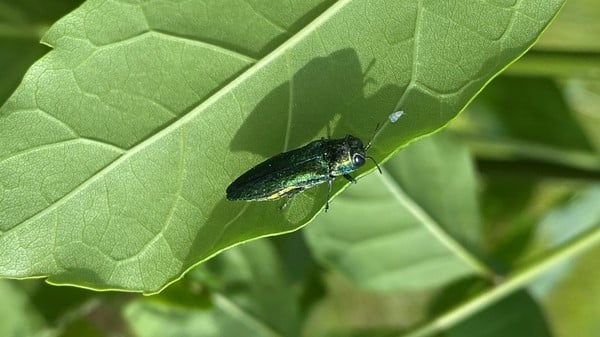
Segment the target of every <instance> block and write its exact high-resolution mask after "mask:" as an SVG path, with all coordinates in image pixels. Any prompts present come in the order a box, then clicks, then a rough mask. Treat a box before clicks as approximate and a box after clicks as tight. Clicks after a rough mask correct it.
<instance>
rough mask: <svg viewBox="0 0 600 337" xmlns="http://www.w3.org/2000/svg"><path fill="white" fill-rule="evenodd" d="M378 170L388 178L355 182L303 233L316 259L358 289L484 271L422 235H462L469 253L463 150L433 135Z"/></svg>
mask: <svg viewBox="0 0 600 337" xmlns="http://www.w3.org/2000/svg"><path fill="white" fill-rule="evenodd" d="M385 169H386V170H385V172H384V175H389V176H391V177H388V178H385V177H382V176H379V175H375V174H372V175H370V176H367V177H365V178H364V179H361V180H360V181H359V182H358V183H357V184H356V185H352V186H350V187H349V188H348V190H347V191H346V192H345V193H344V194H343V195H342V196H340V197H338V198H336V199H335V201H334V202H333V203H332V210H331V211H330V212H329V213H328V214H322V215H321V216H319V217H317V219H316V220H315V223H314V224H313V225H312V226H310V227H308V228H306V229H305V234H306V237H307V240H308V242H309V244H310V247H311V248H312V250H313V251H314V252H315V254H316V255H317V257H318V258H319V259H320V260H321V261H322V262H323V263H325V264H327V265H330V266H331V267H333V268H335V269H338V270H340V271H341V272H342V273H344V274H345V275H347V276H348V277H349V278H350V279H352V281H353V282H355V283H357V284H358V285H360V286H363V287H365V288H369V289H374V290H379V291H382V290H394V289H420V288H428V287H434V286H440V285H443V284H445V283H447V282H450V281H452V280H455V279H457V278H460V277H463V276H465V275H467V274H469V273H486V272H487V270H482V269H478V268H479V264H473V261H472V260H463V259H461V258H464V254H465V253H464V252H463V251H460V252H457V251H456V250H455V247H453V246H450V247H449V246H447V245H445V244H446V243H447V242H443V241H440V238H439V237H438V236H437V235H434V234H433V233H432V232H431V231H430V230H431V227H436V228H437V227H439V228H441V229H442V230H443V231H447V232H446V233H445V235H446V236H447V237H448V238H450V240H452V241H453V242H454V240H456V239H458V240H461V238H462V242H460V243H456V244H457V245H465V246H466V247H469V246H471V248H473V245H475V244H476V243H477V242H478V239H479V231H480V228H479V219H478V206H477V202H476V198H475V180H474V175H473V169H472V166H471V162H470V157H469V155H468V153H467V151H466V148H465V147H463V146H462V145H461V144H460V142H458V141H457V140H455V139H454V138H453V137H450V136H448V135H445V134H435V135H434V136H430V137H427V138H424V139H421V140H419V141H417V142H415V143H413V144H411V145H410V146H409V147H407V148H406V149H405V150H404V151H402V152H401V153H399V154H398V155H396V156H395V157H394V158H393V159H391V160H390V161H389V162H388V163H386V165H385ZM455 238H456V239H455ZM463 249H465V250H466V251H468V249H466V248H463ZM470 258H471V259H478V258H477V257H475V256H474V255H473V256H471V257H470ZM374 261H377V263H374ZM481 265H483V263H481Z"/></svg>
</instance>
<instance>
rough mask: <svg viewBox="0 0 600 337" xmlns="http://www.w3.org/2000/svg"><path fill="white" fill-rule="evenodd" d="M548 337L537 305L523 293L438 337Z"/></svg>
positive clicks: (548, 331)
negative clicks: (508, 336)
mask: <svg viewBox="0 0 600 337" xmlns="http://www.w3.org/2000/svg"><path fill="white" fill-rule="evenodd" d="M507 335H510V336H523V337H526V336H527V337H530V336H536V337H550V336H552V333H551V331H550V329H549V327H548V322H547V320H546V318H545V317H544V313H543V312H542V310H541V308H540V307H539V305H538V304H537V303H536V301H535V300H534V299H533V298H532V297H531V296H530V295H529V294H528V293H527V292H525V291H520V292H516V293H514V294H512V295H509V296H507V297H506V298H504V299H502V300H501V301H499V302H497V303H496V304H494V305H492V306H490V307H488V308H486V309H483V310H481V311H479V312H478V313H476V314H475V315H473V316H471V317H469V318H468V319H467V320H465V321H463V322H460V323H459V324H457V325H456V326H454V327H452V328H451V329H450V330H449V331H447V332H444V333H443V334H439V335H438V336H449V337H450V336H452V337H463V336H464V337H467V336H468V337H503V336H507Z"/></svg>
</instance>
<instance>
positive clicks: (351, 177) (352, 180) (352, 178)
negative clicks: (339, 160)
mask: <svg viewBox="0 0 600 337" xmlns="http://www.w3.org/2000/svg"><path fill="white" fill-rule="evenodd" d="M344 178H346V179H348V180H349V181H350V182H353V183H355V184H356V179H354V177H353V176H351V175H349V174H344Z"/></svg>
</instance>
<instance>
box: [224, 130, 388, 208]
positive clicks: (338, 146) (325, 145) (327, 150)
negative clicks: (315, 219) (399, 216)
mask: <svg viewBox="0 0 600 337" xmlns="http://www.w3.org/2000/svg"><path fill="white" fill-rule="evenodd" d="M369 147H371V142H369V143H368V144H367V146H363V142H362V141H361V140H360V139H359V138H357V137H354V136H352V135H347V136H346V137H344V138H338V139H325V138H321V139H320V140H315V141H313V142H310V143H308V144H307V145H305V146H303V147H300V148H297V149H295V150H291V151H288V152H283V153H280V154H278V155H276V156H274V157H271V158H269V159H267V160H265V161H263V162H262V163H260V164H258V165H256V166H254V167H253V168H251V169H250V170H248V171H246V172H245V173H244V174H242V175H241V176H239V177H238V178H237V179H236V180H235V181H234V182H232V183H231V184H230V185H229V186H228V187H227V199H228V200H232V201H234V200H243V201H262V200H275V199H279V198H282V197H288V200H289V198H291V197H292V196H294V195H295V194H297V193H300V192H302V191H304V190H305V189H307V188H310V187H313V186H316V185H319V184H322V183H324V182H327V183H328V184H329V188H328V190H327V201H326V203H325V211H327V210H328V209H329V196H330V194H331V184H332V182H333V180H334V179H335V178H336V177H338V176H343V177H344V178H346V179H348V180H349V181H351V182H353V183H356V180H355V179H354V177H352V176H351V175H350V173H352V172H354V171H356V170H357V169H358V168H360V167H361V166H363V165H364V164H365V160H366V159H367V158H369V159H371V160H372V161H373V162H374V163H375V166H377V169H378V170H379V173H381V168H380V167H379V165H378V164H377V162H376V161H375V160H374V159H373V158H372V157H369V156H367V155H366V151H367V150H368V149H369ZM286 204H287V201H286V202H285V203H284V204H283V205H282V208H283V207H285V205H286Z"/></svg>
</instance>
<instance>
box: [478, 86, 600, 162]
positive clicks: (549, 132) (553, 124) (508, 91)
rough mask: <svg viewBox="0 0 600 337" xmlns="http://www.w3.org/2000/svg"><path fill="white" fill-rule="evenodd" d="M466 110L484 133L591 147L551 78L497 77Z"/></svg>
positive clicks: (550, 144) (563, 145) (523, 139)
mask: <svg viewBox="0 0 600 337" xmlns="http://www.w3.org/2000/svg"><path fill="white" fill-rule="evenodd" d="M468 111H470V113H469V117H470V118H472V119H475V120H476V121H474V122H475V123H476V125H477V126H478V127H479V129H478V130H477V132H478V133H479V134H481V135H485V136H486V137H490V138H496V139H510V140H512V141H515V140H520V141H524V142H532V143H538V144H544V145H548V146H554V147H559V148H563V149H566V150H568V149H573V150H581V151H590V150H592V147H591V145H590V143H589V141H588V140H587V137H586V135H585V133H584V131H583V129H582V128H581V126H580V125H579V123H578V121H577V119H576V118H575V116H574V115H573V114H572V113H570V111H569V106H568V105H567V102H565V99H564V98H563V93H562V90H561V88H560V86H559V85H558V84H557V83H556V82H555V81H554V80H553V79H551V78H542V77H540V78H535V77H518V76H510V77H508V76H505V77H499V78H498V79H496V80H495V81H493V82H492V83H490V85H489V86H488V87H487V88H486V90H485V91H484V92H483V93H482V94H481V95H480V96H479V97H478V98H477V99H476V100H475V101H473V104H472V105H470V106H469V109H468Z"/></svg>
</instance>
